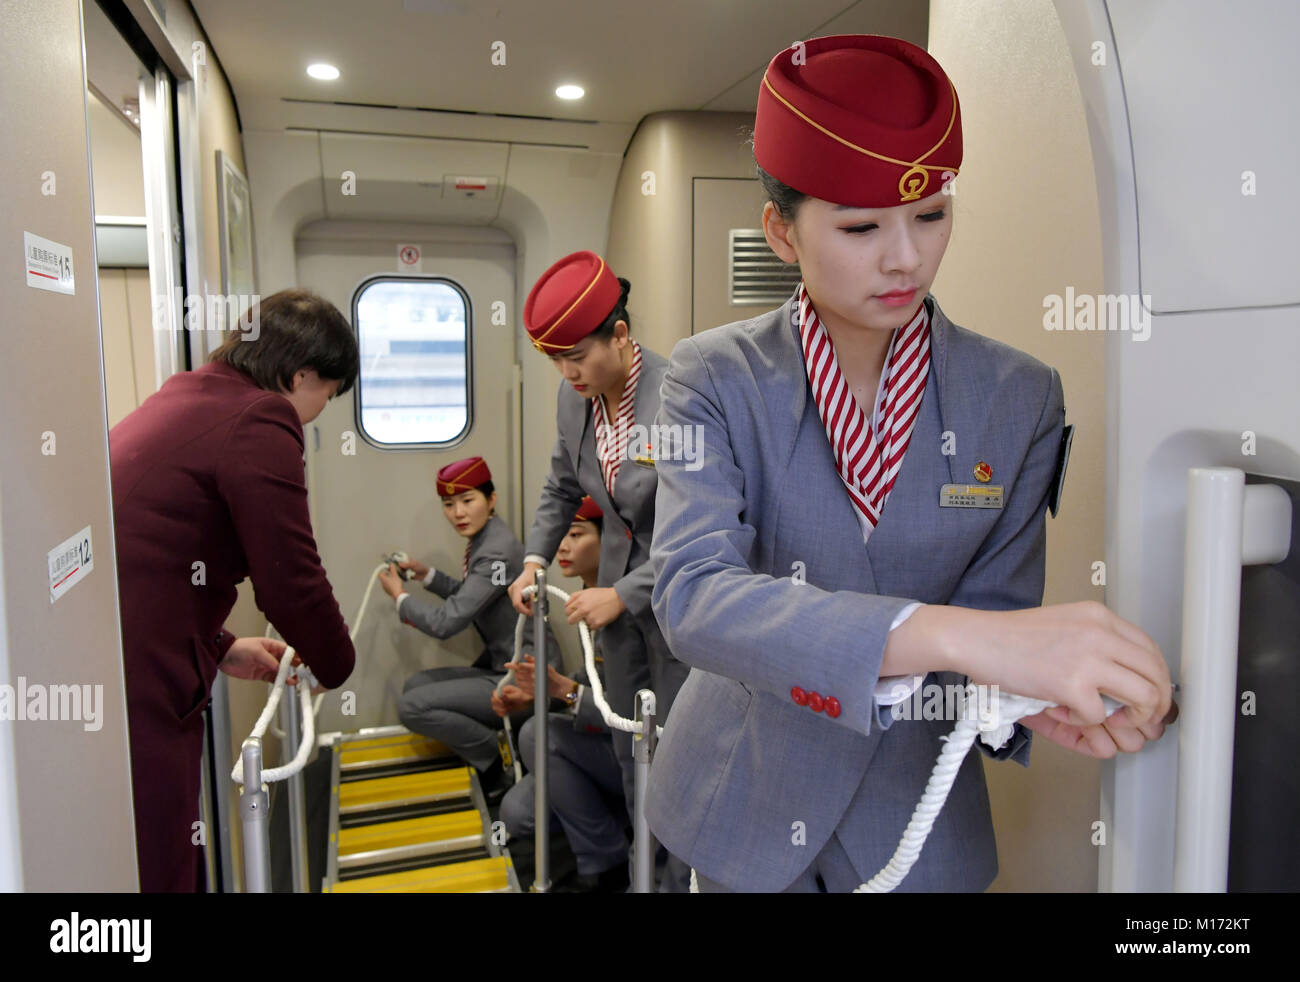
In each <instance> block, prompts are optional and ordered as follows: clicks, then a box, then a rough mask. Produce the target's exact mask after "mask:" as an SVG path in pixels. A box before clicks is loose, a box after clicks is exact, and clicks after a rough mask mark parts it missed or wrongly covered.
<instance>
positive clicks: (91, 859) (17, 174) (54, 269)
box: [0, 0, 138, 891]
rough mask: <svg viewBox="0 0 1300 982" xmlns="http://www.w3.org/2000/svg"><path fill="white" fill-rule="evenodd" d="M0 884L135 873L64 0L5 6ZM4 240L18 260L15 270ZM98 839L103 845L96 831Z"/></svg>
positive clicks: (79, 82)
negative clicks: (7, 258)
mask: <svg viewBox="0 0 1300 982" xmlns="http://www.w3.org/2000/svg"><path fill="white" fill-rule="evenodd" d="M4 16H5V22H6V32H7V34H8V36H9V38H10V42H11V43H9V44H8V46H7V51H6V53H5V58H4V61H3V64H0V89H3V91H4V92H5V96H6V105H7V106H8V108H9V112H8V113H7V119H6V121H5V122H6V138H5V140H4V141H3V143H2V144H0V163H2V165H3V170H4V173H5V174H6V175H8V176H9V177H10V178H11V179H10V180H7V181H6V182H5V187H4V189H3V190H2V191H0V197H3V200H4V206H3V208H0V215H3V218H0V225H3V229H4V232H3V241H4V243H5V248H6V249H7V250H8V251H9V252H10V253H12V255H13V258H12V259H11V260H10V261H9V263H8V266H9V268H10V269H11V271H12V272H11V274H10V275H9V276H7V277H6V279H5V281H4V284H3V286H0V291H2V294H3V300H4V309H5V312H6V318H7V324H6V331H5V357H4V362H3V368H0V372H3V377H4V384H3V385H0V418H3V419H4V421H5V425H4V427H3V428H0V462H2V463H0V718H2V721H0V889H3V890H42V891H50V890H58V891H72V890H88V891H129V890H134V889H136V886H137V882H138V881H137V874H136V851H135V827H134V819H133V815H132V806H131V771H130V757H129V754H128V745H127V728H126V705H125V689H124V686H123V673H122V644H121V632H120V627H119V621H118V595H117V577H116V559H115V550H114V540H113V524H112V510H111V507H110V499H109V473H108V439H107V437H108V426H107V419H106V410H105V392H104V369H103V361H102V352H101V343H100V332H99V318H98V316H97V313H98V311H97V291H96V281H95V272H96V263H95V246H94V239H93V234H92V232H93V228H94V222H93V212H92V205H91V175H90V159H89V158H90V154H89V147H88V133H87V129H88V127H87V108H86V82H85V75H84V70H83V60H82V43H83V30H82V4H81V3H80V2H78V0H17V2H14V3H10V4H6V6H5V12H4ZM19 250H21V256H22V259H21V261H22V262H23V264H24V270H23V272H22V273H19V271H18V270H19V266H18V263H19V261H20V259H19ZM105 843H112V844H113V845H112V848H108V849H106V848H104V845H105Z"/></svg>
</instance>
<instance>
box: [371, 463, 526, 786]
mask: <svg viewBox="0 0 1300 982" xmlns="http://www.w3.org/2000/svg"><path fill="white" fill-rule="evenodd" d="M437 483H438V495H439V496H440V497H441V498H442V509H443V514H444V516H445V517H446V519H447V522H448V523H449V524H450V525H451V526H452V527H453V528H455V529H456V533H457V534H458V535H461V536H463V537H464V538H465V539H466V540H467V541H466V544H465V562H464V564H463V566H462V568H461V571H460V578H459V579H457V578H456V577H453V576H449V575H448V574H447V573H444V572H442V571H441V570H437V569H432V568H430V567H428V566H425V565H424V564H423V563H419V562H407V563H403V564H402V566H403V568H405V569H409V570H411V571H412V572H413V573H414V574H415V576H416V577H417V578H418V579H420V580H421V581H422V582H423V584H424V587H425V590H427V591H428V592H429V593H431V594H434V595H435V596H438V597H441V598H442V599H443V602H442V603H438V602H436V601H434V600H432V599H431V598H427V594H424V595H420V594H407V593H404V592H403V591H402V582H401V579H400V578H399V576H398V574H397V572H396V570H395V568H394V567H392V566H390V567H389V569H388V570H387V571H385V572H384V573H381V574H380V578H379V580H380V584H381V585H382V586H383V588H384V591H385V592H386V593H388V595H389V596H391V597H393V598H394V602H395V603H396V605H397V612H398V616H399V617H400V618H401V619H402V623H404V624H409V625H411V626H412V627H415V628H418V629H419V630H421V631H423V632H424V633H425V634H428V635H430V636H431V637H435V638H439V639H445V638H450V637H452V636H453V635H456V634H459V633H460V632H461V631H463V630H465V629H466V628H468V627H470V626H473V627H474V628H475V629H476V630H477V631H478V633H479V637H481V638H482V639H483V653H482V654H481V655H479V657H478V659H477V660H476V661H475V662H474V664H473V665H470V666H459V667H453V668H431V669H428V670H426V671H423V672H417V673H416V674H415V675H412V676H411V677H410V678H409V679H407V680H406V684H405V686H403V688H402V697H401V700H400V701H399V703H398V711H399V714H400V716H401V720H402V723H403V725H405V726H406V727H407V729H410V730H412V731H414V732H416V733H423V734H425V735H426V736H430V737H433V738H435V739H437V740H440V741H442V742H443V743H445V744H446V745H447V746H449V747H450V748H451V749H452V750H454V751H456V753H458V754H459V755H460V756H461V757H462V758H464V759H465V761H466V762H468V763H469V764H471V765H472V766H474V767H475V768H476V769H477V770H478V772H479V777H480V779H481V782H482V785H483V791H484V793H485V795H486V796H487V797H488V800H489V801H490V802H494V801H496V800H499V799H500V796H501V795H502V794H504V793H505V789H506V788H507V787H508V786H509V779H508V776H507V774H506V773H505V770H504V768H503V766H502V763H501V757H500V754H499V752H498V749H497V731H498V730H500V729H501V719H500V718H499V717H498V716H497V715H496V713H494V712H493V711H492V705H491V698H492V692H493V690H494V689H495V688H496V684H497V681H498V680H499V679H500V678H501V677H502V676H503V675H504V674H505V672H506V669H505V664H506V662H508V661H510V659H511V658H513V657H514V637H515V624H516V622H517V620H518V615H517V614H516V613H515V611H514V608H513V607H512V606H511V604H510V597H509V596H508V595H507V592H506V586H507V584H509V583H510V582H511V581H512V580H513V579H514V578H515V577H516V576H518V575H519V570H520V568H521V567H522V565H523V555H524V547H523V545H522V544H521V543H520V541H519V540H518V539H517V538H516V537H515V534H514V533H513V532H512V531H510V527H509V526H508V525H506V523H505V522H503V521H502V520H501V519H500V518H498V517H497V516H496V514H495V511H494V510H495V507H496V491H495V489H494V487H493V485H492V473H491V471H490V470H488V466H487V463H486V462H484V460H483V458H482V457H469V458H467V459H465V460H458V461H456V462H455V463H453V464H448V465H447V466H446V467H443V468H442V469H441V470H439V471H438V482H437ZM531 631H532V628H531V625H529V628H528V631H527V632H526V634H525V640H526V643H528V644H529V646H530V647H531V636H532V634H531Z"/></svg>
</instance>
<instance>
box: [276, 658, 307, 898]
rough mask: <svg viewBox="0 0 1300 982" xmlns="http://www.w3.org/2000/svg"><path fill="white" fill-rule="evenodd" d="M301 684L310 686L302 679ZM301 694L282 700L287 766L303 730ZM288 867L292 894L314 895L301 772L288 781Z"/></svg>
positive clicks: (290, 693)
mask: <svg viewBox="0 0 1300 982" xmlns="http://www.w3.org/2000/svg"><path fill="white" fill-rule="evenodd" d="M298 684H299V685H307V684H308V683H307V680H306V679H304V678H303V677H302V676H299V678H298ZM298 698H299V696H298V693H297V692H295V691H293V690H291V689H289V688H288V687H286V688H285V692H284V695H283V696H282V697H281V699H280V712H281V714H282V716H283V719H284V745H283V746H282V747H281V748H280V761H281V763H284V764H287V763H289V762H290V761H291V760H293V758H294V757H295V756H296V755H297V753H298V743H299V741H300V740H301V739H302V729H301V727H300V726H299V723H298V715H299V707H298ZM287 790H288V792H289V864H290V867H291V869H292V872H293V887H292V889H293V892H294V893H311V883H310V879H309V872H308V868H307V796H306V793H305V792H304V791H303V777H302V771H298V772H297V773H296V774H294V775H293V776H292V777H290V778H289V781H288V788H287Z"/></svg>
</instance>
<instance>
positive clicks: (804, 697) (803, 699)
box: [790, 685, 808, 706]
mask: <svg viewBox="0 0 1300 982" xmlns="http://www.w3.org/2000/svg"><path fill="white" fill-rule="evenodd" d="M790 698H791V699H793V700H794V701H795V704H796V705H798V706H806V705H808V693H806V692H804V691H803V689H801V688H799V686H797V685H796V686H795V687H794V688H793V689H791V690H790Z"/></svg>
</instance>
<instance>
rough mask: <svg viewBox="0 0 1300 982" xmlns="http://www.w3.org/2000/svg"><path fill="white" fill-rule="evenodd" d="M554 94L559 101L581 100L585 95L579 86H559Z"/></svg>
mask: <svg viewBox="0 0 1300 982" xmlns="http://www.w3.org/2000/svg"><path fill="white" fill-rule="evenodd" d="M555 94H556V95H558V96H559V97H560V98H561V99H581V98H582V97H583V96H584V95H586V93H585V92H584V91H583V89H582V86H581V85H561V86H560V87H559V88H558V89H556V90H555Z"/></svg>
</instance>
